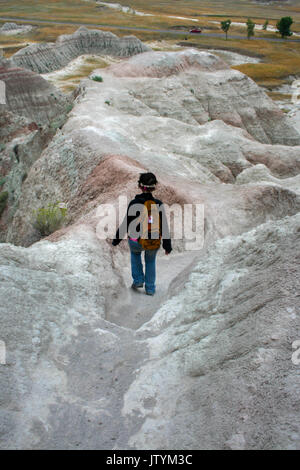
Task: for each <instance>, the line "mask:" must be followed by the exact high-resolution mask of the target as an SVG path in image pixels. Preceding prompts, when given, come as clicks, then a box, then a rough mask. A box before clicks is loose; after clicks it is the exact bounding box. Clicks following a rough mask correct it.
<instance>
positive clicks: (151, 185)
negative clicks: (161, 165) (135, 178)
mask: <svg viewBox="0 0 300 470" xmlns="http://www.w3.org/2000/svg"><path fill="white" fill-rule="evenodd" d="M156 184H157V179H156V176H155V175H154V174H153V173H141V174H140V178H139V188H140V189H141V190H142V191H143V192H144V193H151V192H152V191H154V189H155V187H156Z"/></svg>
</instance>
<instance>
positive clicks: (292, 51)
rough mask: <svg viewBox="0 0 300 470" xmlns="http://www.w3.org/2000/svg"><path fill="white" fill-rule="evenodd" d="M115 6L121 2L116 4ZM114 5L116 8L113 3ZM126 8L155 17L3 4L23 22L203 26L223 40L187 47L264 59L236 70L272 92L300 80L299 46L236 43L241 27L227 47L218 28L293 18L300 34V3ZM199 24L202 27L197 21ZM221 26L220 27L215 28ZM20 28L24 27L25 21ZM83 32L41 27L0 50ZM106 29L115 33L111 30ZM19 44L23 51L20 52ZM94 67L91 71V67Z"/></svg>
mask: <svg viewBox="0 0 300 470" xmlns="http://www.w3.org/2000/svg"><path fill="white" fill-rule="evenodd" d="M115 1H116V0H115ZM112 3H113V2H112ZM123 5H126V6H130V7H131V8H133V9H135V10H137V11H140V12H144V13H151V14H153V15H155V16H138V15H134V14H129V13H123V12H121V11H116V10H113V9H110V8H105V9H103V8H100V6H99V5H97V4H96V2H95V1H93V0H90V1H84V0H64V1H62V0H22V1H21V0H14V1H13V2H12V1H11V0H10V1H6V0H0V16H7V17H9V16H10V17H20V18H22V17H23V18H31V19H34V18H35V19H44V20H52V21H74V22H78V23H91V24H94V25H95V27H97V26H98V25H99V24H104V25H115V26H116V27H117V26H123V27H124V26H135V27H141V28H149V29H150V28H153V29H169V30H170V31H172V30H173V31H174V29H176V28H183V29H184V28H186V31H188V30H189V29H190V27H191V26H200V27H202V28H204V30H205V31H206V32H214V33H215V32H218V33H220V37H216V38H212V37H205V36H191V35H189V34H187V36H186V39H188V42H191V41H192V42H193V43H194V44H195V45H196V46H197V47H201V46H203V47H214V48H218V47H220V48H227V49H228V50H236V51H239V52H241V53H244V54H252V55H256V54H259V55H260V56H262V57H263V62H262V63H258V64H243V65H240V66H237V67H235V68H237V69H238V70H241V71H242V72H244V73H246V74H247V75H249V76H250V77H251V78H253V79H254V80H255V81H256V82H257V83H258V84H260V85H264V86H267V87H268V88H269V89H270V90H271V89H272V88H273V87H275V86H278V85H280V84H282V83H285V81H286V80H287V78H288V77H289V76H291V75H292V76H296V75H298V76H300V43H296V42H291V41H289V40H288V39H287V40H286V41H285V42H280V43H276V42H268V41H264V40H255V41H254V40H247V39H242V40H238V39H234V38H231V37H230V34H232V35H233V34H240V35H243V36H246V30H245V28H243V27H240V26H232V27H231V29H230V32H229V38H228V40H227V41H226V40H225V37H224V34H223V32H222V31H221V30H220V25H219V22H220V21H221V20H222V19H224V18H226V19H227V18H231V20H232V21H235V22H241V23H245V21H246V20H247V18H248V17H250V18H252V20H253V21H254V22H255V23H256V24H263V23H264V21H265V19H268V20H269V24H270V25H273V26H275V25H276V21H277V20H278V19H279V18H280V17H282V16H292V17H293V19H294V24H293V28H292V29H293V30H294V31H295V32H297V31H298V32H300V0H298V1H296V0H294V2H292V3H289V4H288V5H282V6H281V7H280V6H277V5H274V4H271V5H258V4H256V3H253V2H251V1H248V0H228V1H225V0H213V1H208V0H204V1H201V2H199V0H187V1H182V0H166V1H164V2H161V1H159V0H152V1H151V2H150V3H149V2H145V0H128V1H127V0H124V2H123ZM170 16H182V17H185V18H189V19H186V20H185V19H184V20H182V19H176V18H169V17H170ZM193 19H197V20H198V22H195V21H192V20H193ZM212 21H217V22H218V23H217V24H215V23H212ZM20 22H21V21H20ZM77 28H78V26H72V25H42V24H40V25H38V27H36V28H35V29H34V30H33V31H32V32H31V33H30V34H27V35H25V36H22V35H19V36H15V37H13V36H0V45H2V47H3V46H5V48H4V53H5V55H6V57H9V56H10V55H12V54H13V53H14V52H16V50H18V48H20V47H24V43H25V44H26V41H27V43H30V42H41V41H55V40H56V38H57V37H58V36H59V35H61V34H71V33H73V32H74V31H75V30H76V29H77ZM101 29H107V30H110V28H109V26H107V27H101ZM111 31H112V32H113V33H115V34H117V35H118V36H124V35H127V34H134V35H135V36H137V37H139V38H140V39H141V40H143V41H153V40H158V41H159V40H170V41H172V43H174V41H175V42H176V41H178V42H179V41H184V39H185V37H184V36H182V35H178V36H174V35H171V34H169V33H152V32H146V31H145V32H143V31H136V32H134V33H133V32H129V31H126V30H121V29H119V30H118V29H112V30H111ZM256 36H260V37H261V36H262V37H266V38H272V37H278V34H277V35H276V33H274V32H270V31H267V32H264V31H258V30H257V31H256ZM18 44H19V46H18ZM88 67H89V66H88Z"/></svg>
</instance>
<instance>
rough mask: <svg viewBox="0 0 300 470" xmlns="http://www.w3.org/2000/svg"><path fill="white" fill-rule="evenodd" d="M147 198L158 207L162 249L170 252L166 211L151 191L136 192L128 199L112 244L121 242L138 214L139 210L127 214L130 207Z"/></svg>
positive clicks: (143, 201) (141, 202)
mask: <svg viewBox="0 0 300 470" xmlns="http://www.w3.org/2000/svg"><path fill="white" fill-rule="evenodd" d="M149 199H152V200H153V201H154V202H155V203H156V204H157V205H158V208H159V209H158V210H159V217H160V228H161V233H162V241H163V242H162V246H163V249H164V250H166V251H167V253H170V252H171V251H172V244H171V238H170V232H169V227H168V221H167V218H166V213H165V209H164V206H163V203H162V201H160V200H159V199H156V198H154V197H153V196H152V194H151V193H142V194H137V195H136V196H135V198H134V199H132V201H130V203H129V205H128V208H127V213H126V216H125V217H124V220H123V222H122V224H121V225H120V227H119V228H118V230H117V233H116V236H115V238H114V240H113V242H112V244H113V245H114V246H116V245H118V244H119V243H120V242H121V240H123V238H124V237H125V235H126V234H127V233H128V228H129V225H130V223H131V222H133V221H134V220H135V219H136V218H137V217H139V215H140V212H139V211H137V212H136V213H135V214H134V215H132V214H130V215H129V214H128V212H129V211H130V208H131V207H132V206H133V205H134V204H144V203H145V201H147V200H149ZM132 209H133V208H132ZM136 228H137V231H139V229H140V227H139V224H138V225H137V227H136ZM129 235H130V234H129Z"/></svg>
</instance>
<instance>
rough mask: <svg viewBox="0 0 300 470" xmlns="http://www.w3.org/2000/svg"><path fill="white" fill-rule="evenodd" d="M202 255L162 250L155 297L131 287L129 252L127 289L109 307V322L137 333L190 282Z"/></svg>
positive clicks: (158, 259) (158, 260)
mask: <svg viewBox="0 0 300 470" xmlns="http://www.w3.org/2000/svg"><path fill="white" fill-rule="evenodd" d="M199 256H201V251H186V252H184V253H179V254H175V253H174V252H172V253H171V254H170V255H168V256H166V255H164V252H163V250H161V251H160V253H159V256H158V258H157V266H156V271H157V275H156V277H157V281H156V284H157V288H156V293H155V295H154V296H153V297H152V296H148V295H146V294H145V290H144V289H139V291H134V290H133V289H131V288H130V286H131V283H132V278H131V273H130V258H129V253H128V265H127V266H126V267H125V268H124V269H123V270H122V278H123V280H124V284H125V286H126V287H125V288H124V287H123V288H121V289H120V295H119V296H118V298H117V299H112V300H111V301H110V302H108V304H107V308H106V320H107V321H109V322H111V323H115V324H116V325H119V326H122V327H126V328H130V329H134V330H137V329H138V328H139V327H140V326H142V325H143V324H144V323H146V322H147V321H149V320H150V319H151V317H152V315H153V314H154V313H155V312H156V311H157V310H158V309H159V307H160V305H162V304H163V303H164V302H165V301H166V300H167V299H168V298H169V297H171V296H172V295H174V292H175V290H176V289H177V288H178V287H179V286H180V285H182V283H183V282H184V281H186V280H187V271H190V270H191V267H192V265H193V264H195V263H196V262H197V260H198V259H199Z"/></svg>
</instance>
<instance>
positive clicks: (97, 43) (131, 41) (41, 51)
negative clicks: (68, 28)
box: [12, 26, 150, 73]
mask: <svg viewBox="0 0 300 470" xmlns="http://www.w3.org/2000/svg"><path fill="white" fill-rule="evenodd" d="M148 50H150V48H149V47H148V46H146V45H145V44H143V43H142V42H141V41H140V40H139V39H138V38H136V37H135V36H125V37H123V38H118V36H116V35H115V34H113V33H111V32H108V31H101V30H100V29H88V28H86V27H85V26H81V27H80V28H79V29H78V30H77V31H76V32H75V33H73V34H63V35H62V36H59V37H58V38H57V40H56V42H55V43H52V42H49V43H39V44H31V45H30V46H27V47H24V48H23V49H20V50H19V51H18V52H16V53H15V54H14V55H13V56H12V60H13V61H14V63H15V64H17V65H18V66H20V67H24V68H26V69H29V70H32V71H34V72H38V73H48V72H52V71H54V70H58V69H60V68H62V67H64V66H65V65H67V64H68V63H69V62H70V61H71V60H73V59H75V58H76V57H79V56H80V55H83V54H102V55H112V56H118V57H128V56H131V55H134V54H139V53H140V52H145V51H148Z"/></svg>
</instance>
